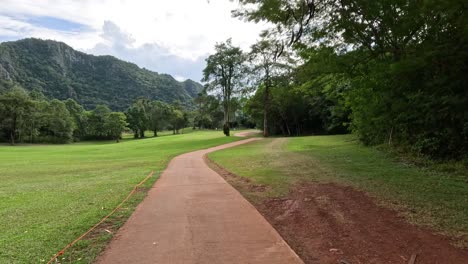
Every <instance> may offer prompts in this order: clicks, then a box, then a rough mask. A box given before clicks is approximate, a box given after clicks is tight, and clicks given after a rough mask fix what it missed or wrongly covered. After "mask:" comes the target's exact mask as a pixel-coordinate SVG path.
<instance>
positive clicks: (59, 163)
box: [0, 131, 238, 263]
mask: <svg viewBox="0 0 468 264" xmlns="http://www.w3.org/2000/svg"><path fill="white" fill-rule="evenodd" d="M235 140H238V138H235V137H224V136H223V134H222V133H221V132H220V131H197V132H193V133H190V134H183V135H174V136H165V137H161V138H148V139H141V140H124V141H123V142H121V143H117V144H116V143H113V142H93V143H87V142H81V143H79V144H69V145H29V146H21V145H20V146H13V147H11V146H0V182H1V184H0V229H1V230H0V263H41V262H47V261H48V260H49V259H50V258H51V257H52V256H53V255H54V254H55V253H56V252H57V251H58V250H60V249H62V248H63V247H64V246H65V245H67V244H68V243H69V242H71V241H72V240H73V239H75V238H76V237H78V236H79V235H80V234H82V233H83V232H84V231H86V230H87V229H88V228H90V227H91V226H93V225H94V224H95V223H96V222H98V221H99V220H100V219H101V218H102V217H103V216H105V215H106V214H107V213H108V212H110V211H111V210H112V209H113V208H114V207H115V206H116V205H117V204H119V203H120V201H122V200H123V198H124V197H125V196H126V195H127V194H128V193H129V192H130V191H131V190H132V189H133V187H134V186H135V185H136V184H137V183H139V182H140V181H141V180H142V179H143V178H145V176H146V175H148V174H149V173H150V172H151V171H153V170H154V171H155V172H156V173H155V177H153V178H151V179H150V180H149V181H148V182H147V183H146V184H145V186H143V187H144V188H148V187H149V186H151V184H152V183H154V181H155V180H156V178H157V176H159V173H160V172H161V170H163V169H164V168H165V166H166V165H167V163H168V161H169V160H170V159H171V158H172V157H174V156H176V155H178V154H181V153H184V152H188V151H192V150H196V149H201V148H207V147H210V146H215V145H219V144H223V143H227V142H232V141H235ZM143 197H144V192H139V193H138V194H137V195H136V196H135V197H134V198H132V200H131V201H130V202H129V203H127V204H125V205H124V207H125V208H124V209H125V210H124V211H122V212H119V214H118V215H117V217H114V222H113V223H112V225H113V226H118V225H120V224H121V223H123V222H124V221H125V219H126V218H127V217H128V216H129V215H130V213H131V211H132V209H133V208H134V207H135V206H136V205H137V204H138V202H139V201H141V199H142V198H143ZM119 222H120V223H119ZM109 238H110V235H109V236H107V237H106V236H99V237H98V239H97V240H90V241H83V242H80V243H79V244H78V246H77V248H75V249H74V250H75V253H74V260H77V259H82V261H81V262H82V263H88V262H90V261H92V259H93V258H94V257H95V256H96V254H97V253H98V251H99V250H100V248H101V247H102V246H103V245H104V244H105V243H104V242H105V241H107V240H108V239H109ZM100 240H102V241H103V242H102V243H101V242H99V241H100ZM96 243H97V244H96ZM77 251H78V252H77ZM80 252H81V253H83V252H84V253H86V255H85V256H80ZM64 262H68V259H67V261H64ZM74 263H75V262H74Z"/></svg>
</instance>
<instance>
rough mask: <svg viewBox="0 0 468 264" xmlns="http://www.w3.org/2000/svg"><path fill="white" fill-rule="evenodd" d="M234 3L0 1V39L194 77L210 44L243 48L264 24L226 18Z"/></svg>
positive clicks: (216, 0) (203, 0)
mask: <svg viewBox="0 0 468 264" xmlns="http://www.w3.org/2000/svg"><path fill="white" fill-rule="evenodd" d="M236 7H237V4H236V3H233V2H232V1H229V0H211V1H207V0H171V1H167V0H139V1H132V0H119V1H116V0H99V1H96V0H80V1H73V0H50V1H47V0H41V1H38V0H2V4H1V8H0V41H1V42H3V41H9V40H17V39H22V38H28V37H35V38H42V39H52V40H57V41H63V42H65V43H67V44H68V45H70V46H72V47H73V48H75V49H77V50H80V51H84V52H86V53H91V54H95V55H113V56H115V57H117V58H120V59H123V60H126V61H130V62H133V63H136V64H137V65H139V66H141V67H145V68H147V69H150V70H153V71H157V72H160V73H169V74H171V75H173V76H174V77H176V78H177V79H179V80H183V79H186V78H190V79H193V80H195V81H200V79H201V74H202V72H201V71H202V69H203V68H204V66H205V62H204V60H205V58H206V57H207V56H208V55H209V54H210V53H211V52H213V47H214V45H215V43H216V42H221V41H225V40H226V39H228V38H230V37H232V39H233V42H234V43H235V44H237V45H240V46H241V47H242V48H244V49H247V48H248V47H249V46H250V45H251V44H253V43H254V42H255V40H256V39H257V38H258V34H259V32H260V31H261V30H262V29H263V28H264V27H265V26H264V25H257V24H248V23H245V22H242V21H240V20H238V19H236V18H232V17H231V10H232V9H234V8H236Z"/></svg>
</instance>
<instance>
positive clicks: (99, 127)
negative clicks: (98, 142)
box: [85, 105, 111, 139]
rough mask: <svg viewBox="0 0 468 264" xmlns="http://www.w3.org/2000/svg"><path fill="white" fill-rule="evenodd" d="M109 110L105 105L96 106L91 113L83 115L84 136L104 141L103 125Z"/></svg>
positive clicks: (105, 136)
mask: <svg viewBox="0 0 468 264" xmlns="http://www.w3.org/2000/svg"><path fill="white" fill-rule="evenodd" d="M110 113H111V110H110V109H109V107H107V106H106V105H97V106H96V108H95V109H94V110H93V111H88V112H86V113H85V116H86V135H87V137H88V138H93V139H106V138H107V135H106V132H105V129H104V123H105V121H106V118H107V116H108V115H109V114H110Z"/></svg>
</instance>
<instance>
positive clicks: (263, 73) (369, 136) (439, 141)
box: [204, 0, 468, 158]
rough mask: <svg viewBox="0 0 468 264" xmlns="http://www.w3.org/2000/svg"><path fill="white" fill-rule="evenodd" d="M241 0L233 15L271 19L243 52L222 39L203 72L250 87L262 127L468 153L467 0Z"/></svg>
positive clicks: (218, 81) (252, 110) (433, 152)
mask: <svg viewBox="0 0 468 264" xmlns="http://www.w3.org/2000/svg"><path fill="white" fill-rule="evenodd" d="M239 2H240V8H239V9H238V10H235V12H234V15H235V16H238V17H240V18H242V19H247V20H250V21H254V22H258V21H267V22H269V23H272V24H274V25H275V27H274V28H273V29H271V30H269V31H265V32H264V33H262V35H261V36H260V37H261V38H260V40H259V41H258V42H257V43H256V44H255V45H253V46H252V48H251V50H250V51H249V52H246V53H242V52H239V49H238V48H237V47H234V46H232V44H231V42H230V41H227V42H226V43H221V44H218V45H217V46H216V54H214V55H212V56H210V58H208V60H207V68H206V69H205V72H204V73H205V80H206V81H208V82H209V85H210V86H209V87H211V88H213V87H217V88H216V89H217V90H220V91H223V94H226V90H229V89H231V90H233V91H234V90H235V88H238V90H242V87H244V88H245V87H249V86H251V87H253V88H254V89H255V95H254V96H252V97H251V98H250V100H249V101H248V102H247V103H246V107H245V109H246V112H247V114H249V115H250V116H251V117H252V118H253V119H254V120H256V123H257V125H258V126H259V127H261V128H264V134H265V136H267V135H268V134H269V133H274V134H285V135H299V134H310V133H345V132H348V131H349V132H353V133H355V134H356V135H358V136H359V138H360V139H361V141H362V142H363V143H365V144H368V145H376V144H388V145H391V146H395V147H398V148H401V149H403V150H406V151H410V152H415V153H418V154H422V155H427V156H431V157H436V158H463V157H466V156H467V152H468V115H467V114H466V113H468V74H467V72H468V64H467V61H468V52H467V50H468V47H467V40H468V33H467V32H468V16H467V14H466V6H465V3H464V2H463V1H455V0H447V1H438V0H430V1H384V0H373V1H369V0H350V1H335V0H314V1H312V0H307V1H302V0H294V1H264V0H241V1H239ZM214 65H215V66H219V67H214ZM242 65H245V66H244V67H242ZM218 69H224V71H218ZM226 69H228V70H231V71H226ZM217 71H218V72H217ZM226 72H233V73H235V74H233V75H229V74H226ZM227 94H229V93H227ZM238 94H239V92H238ZM226 99H229V98H226Z"/></svg>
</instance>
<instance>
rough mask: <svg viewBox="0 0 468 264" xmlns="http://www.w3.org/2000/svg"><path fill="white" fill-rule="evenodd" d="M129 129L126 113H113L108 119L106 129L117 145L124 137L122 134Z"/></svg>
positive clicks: (105, 124)
mask: <svg viewBox="0 0 468 264" xmlns="http://www.w3.org/2000/svg"><path fill="white" fill-rule="evenodd" d="M126 127H127V122H126V117H125V114H124V113H121V112H112V113H110V114H109V115H107V117H106V121H105V123H104V129H105V131H106V134H107V135H108V136H109V137H110V138H112V139H113V140H115V141H116V142H117V143H118V142H119V140H120V138H121V137H122V132H123V131H124V130H125V128H126Z"/></svg>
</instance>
